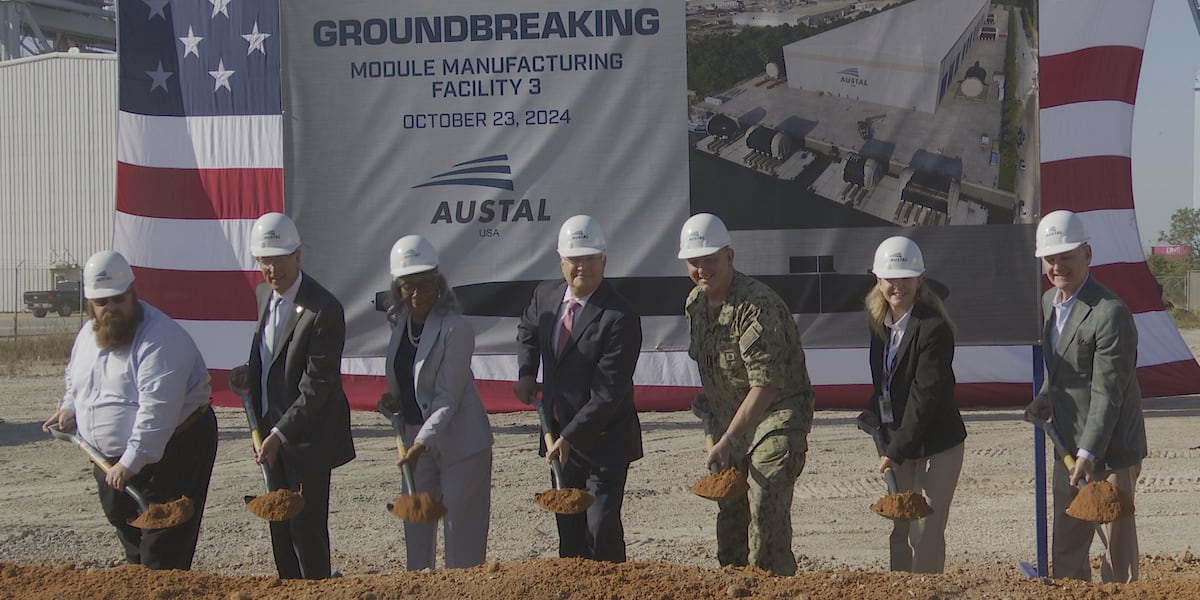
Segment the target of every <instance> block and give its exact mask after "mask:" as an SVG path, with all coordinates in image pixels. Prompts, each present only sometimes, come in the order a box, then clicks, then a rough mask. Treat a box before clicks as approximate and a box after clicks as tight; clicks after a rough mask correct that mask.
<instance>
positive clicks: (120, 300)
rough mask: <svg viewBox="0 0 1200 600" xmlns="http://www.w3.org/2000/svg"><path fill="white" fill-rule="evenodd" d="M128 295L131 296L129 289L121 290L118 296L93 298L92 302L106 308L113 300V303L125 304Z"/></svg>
mask: <svg viewBox="0 0 1200 600" xmlns="http://www.w3.org/2000/svg"><path fill="white" fill-rule="evenodd" d="M128 297H129V290H125V291H124V292H121V293H120V294H117V295H116V296H109V297H107V298H92V304H95V305H96V306H99V307H100V308H104V307H105V306H108V303H109V302H112V303H113V304H124V303H125V299H126V298H128Z"/></svg>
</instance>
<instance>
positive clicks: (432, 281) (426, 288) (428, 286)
mask: <svg viewBox="0 0 1200 600" xmlns="http://www.w3.org/2000/svg"><path fill="white" fill-rule="evenodd" d="M437 285H438V281H437V278H435V277H430V278H427V279H421V280H417V281H401V280H399V279H397V280H396V287H398V288H400V291H401V292H404V293H405V294H414V293H416V292H421V293H422V294H432V293H433V292H434V291H435V290H437Z"/></svg>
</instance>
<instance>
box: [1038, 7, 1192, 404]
mask: <svg viewBox="0 0 1200 600" xmlns="http://www.w3.org/2000/svg"><path fill="white" fill-rule="evenodd" d="M1153 7H1154V2H1153V0H1111V1H1108V2H1096V1H1095V0H1043V1H1042V2H1041V3H1040V11H1041V14H1040V17H1041V36H1040V42H1041V56H1040V65H1039V71H1040V85H1041V89H1040V106H1039V109H1040V110H1039V118H1040V120H1041V127H1040V134H1041V152H1042V157H1041V163H1042V164H1041V167H1042V213H1043V214H1045V213H1049V212H1050V211H1053V210H1058V209H1068V210H1073V211H1075V212H1077V213H1080V215H1081V216H1082V218H1083V220H1084V223H1085V224H1086V225H1087V229H1088V233H1089V234H1090V235H1091V239H1092V241H1091V245H1092V249H1093V253H1094V254H1093V258H1092V276H1093V277H1095V278H1096V279H1098V280H1099V281H1100V282H1101V283H1103V284H1104V285H1105V286H1107V287H1108V288H1109V289H1111V290H1113V291H1114V292H1116V293H1117V294H1119V295H1120V296H1121V298H1122V299H1124V300H1125V303H1126V304H1128V305H1129V308H1130V310H1132V311H1133V315H1134V321H1135V322H1136V323H1137V328H1138V359H1137V365H1138V382H1139V383H1140V384H1141V387H1142V393H1143V395H1145V396H1170V395H1176V394H1189V393H1194V392H1196V391H1198V389H1197V386H1198V385H1200V366H1198V365H1197V364H1196V361H1195V359H1194V358H1193V357H1192V352H1191V350H1189V349H1188V347H1187V344H1185V343H1184V341H1183V338H1182V337H1181V336H1180V335H1179V331H1178V330H1177V329H1176V328H1175V324H1174V322H1173V321H1172V320H1171V317H1170V315H1168V314H1167V312H1166V310H1165V308H1164V307H1163V302H1162V296H1161V294H1160V292H1159V288H1158V286H1157V284H1156V282H1155V280H1154V277H1153V276H1152V275H1151V274H1150V270H1149V269H1148V268H1147V266H1146V258H1145V255H1144V254H1143V252H1142V246H1141V241H1140V237H1139V236H1138V228H1137V219H1136V217H1135V215H1134V211H1133V207H1134V198H1133V175H1132V164H1131V162H1130V154H1131V149H1132V138H1133V109H1134V101H1135V99H1136V98H1137V88H1138V75H1139V73H1140V72H1141V68H1142V51H1143V50H1144V48H1145V45H1146V32H1147V30H1148V29H1149V27H1150V12H1151V10H1152V9H1153ZM1150 200H1151V199H1148V198H1146V199H1143V201H1145V202H1149V201H1150ZM1043 285H1046V284H1043Z"/></svg>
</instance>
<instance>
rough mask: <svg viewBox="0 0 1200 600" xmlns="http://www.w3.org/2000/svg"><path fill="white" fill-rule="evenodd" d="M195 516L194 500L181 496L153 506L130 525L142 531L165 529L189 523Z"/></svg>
mask: <svg viewBox="0 0 1200 600" xmlns="http://www.w3.org/2000/svg"><path fill="white" fill-rule="evenodd" d="M194 514H196V506H195V505H194V504H192V499H191V498H188V497H187V496H181V497H179V498H176V499H175V500H172V501H170V502H166V503H163V504H151V505H150V507H149V508H148V509H146V512H144V513H142V514H140V515H138V518H136V519H134V520H132V521H130V522H129V524H130V525H133V526H134V527H140V528H142V529H165V528H167V527H175V526H176V525H182V524H183V523H187V522H188V520H189V519H191V518H192V515H194Z"/></svg>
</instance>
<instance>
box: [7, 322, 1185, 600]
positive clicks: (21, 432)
mask: <svg viewBox="0 0 1200 600" xmlns="http://www.w3.org/2000/svg"><path fill="white" fill-rule="evenodd" d="M1185 339H1187V341H1188V343H1189V345H1190V346H1191V347H1192V348H1193V351H1196V350H1197V349H1198V348H1200V332H1196V331H1188V332H1185ZM61 373H62V365H61V364H50V363H37V364H32V365H23V366H21V368H18V369H9V374H8V375H7V376H3V377H2V378H0V382H2V383H0V385H2V387H0V390H2V391H0V419H3V421H2V422H0V448H3V449H2V450H0V478H2V479H3V480H4V481H6V482H7V485H5V486H4V487H3V488H2V489H0V563H20V564H24V565H61V564H74V565H78V566H79V567H81V568H87V567H116V566H119V565H121V564H122V563H123V561H122V560H121V558H120V557H121V550H120V548H119V545H118V543H117V541H116V538H115V536H114V535H113V532H112V531H111V529H110V526H109V525H108V524H107V522H106V521H105V520H104V517H103V515H102V513H101V511H100V506H99V502H98V500H97V499H96V496H95V483H94V482H93V480H92V478H91V476H90V473H89V465H88V462H87V459H86V458H85V457H84V455H83V454H82V453H81V452H80V451H79V450H78V449H76V448H75V447H74V446H72V445H70V444H67V443H63V442H58V441H54V440H51V439H50V438H49V436H46V435H45V434H43V433H42V432H41V430H40V423H41V421H42V420H43V419H44V418H45V417H46V416H47V415H48V414H49V413H50V412H51V411H52V410H53V407H54V406H55V404H56V402H57V398H58V397H59V395H60V394H61V389H62V380H61ZM217 415H218V421H219V427H220V447H219V453H218V457H217V464H216V467H215V471H214V474H213V481H212V486H211V489H210V493H209V503H208V507H207V509H206V511H205V515H204V527H203V531H202V533H201V538H200V546H199V548H198V550H197V556H196V562H195V566H194V569H195V570H196V571H199V572H203V573H208V574H211V575H221V576H236V577H246V576H260V577H268V578H269V577H270V576H271V575H273V572H274V569H273V563H272V560H271V557H270V552H271V551H270V545H269V539H268V535H267V528H266V525H265V523H263V522H262V521H260V520H258V519H256V518H255V517H253V516H252V515H250V514H249V513H248V512H246V510H245V508H244V507H243V503H242V497H243V495H245V494H256V493H261V491H262V480H261V478H260V471H259V470H258V469H257V468H256V467H255V466H254V464H253V463H252V462H251V460H250V458H249V457H250V441H249V436H248V435H247V434H246V427H245V419H244V417H243V415H242V414H241V412H240V411H237V410H233V409H218V411H217ZM854 416H855V415H854V413H851V412H845V411H819V412H818V413H817V416H816V421H815V424H814V428H813V432H812V434H811V436H810V438H809V444H810V447H811V451H810V455H809V460H808V465H807V467H806V469H805V472H804V474H803V475H802V476H801V477H800V480H799V482H798V483H797V486H796V490H795V502H794V509H793V522H794V528H795V535H794V549H795V551H796V553H797V555H798V556H799V557H800V563H801V570H802V571H803V572H805V573H806V574H807V575H805V577H807V576H809V575H814V574H820V573H824V574H825V575H821V576H823V577H828V576H831V575H830V574H836V573H839V572H849V573H851V574H852V575H854V574H864V573H865V574H877V575H880V576H881V577H883V578H882V579H880V580H879V581H884V582H889V581H891V582H892V583H894V580H893V579H889V578H894V577H897V576H888V575H886V574H884V573H883V572H884V571H886V558H887V543H886V541H887V534H888V531H889V530H890V522H889V521H887V520H885V519H883V518H881V517H879V516H877V515H875V514H874V513H872V512H871V511H870V510H869V509H868V506H869V505H870V504H871V503H872V502H873V501H875V500H876V499H877V498H878V497H879V496H881V495H883V494H884V493H885V489H884V485H883V482H882V481H881V480H880V479H879V478H878V476H877V475H876V474H875V473H874V471H873V468H874V466H875V464H876V461H877V459H876V457H875V455H874V450H873V446H872V443H871V440H870V438H869V437H867V436H866V435H865V434H863V433H861V432H859V431H858V430H856V429H855V427H854ZM964 416H965V418H966V421H967V427H968V432H969V437H968V439H967V451H966V458H965V462H964V466H963V473H962V477H961V479H960V481H959V486H958V491H957V493H956V496H955V501H954V506H953V512H952V514H951V516H950V524H949V527H948V530H947V538H948V539H947V543H948V553H949V564H950V566H949V567H948V571H949V572H952V573H959V574H960V575H962V576H964V577H967V578H968V579H970V578H983V579H980V581H981V582H982V581H992V582H996V581H999V580H1006V579H1009V578H1014V579H1015V578H1019V575H1018V574H1017V571H1016V568H1015V566H1016V564H1017V563H1018V562H1019V561H1033V560H1034V559H1035V556H1036V551H1035V541H1034V540H1035V527H1034V522H1035V511H1034V494H1033V488H1034V475H1033V451H1032V447H1033V444H1032V440H1033V437H1034V435H1035V434H1034V431H1033V429H1032V427H1031V426H1030V425H1028V424H1026V423H1024V422H1022V421H1021V420H1020V415H1019V410H1017V409H1012V410H966V411H964ZM1146 417H1147V419H1146V425H1147V429H1148V434H1149V439H1150V456H1149V458H1147V460H1146V461H1145V463H1144V467H1143V471H1142V478H1141V480H1140V481H1139V485H1138V490H1137V510H1138V529H1139V534H1140V535H1139V537H1140V543H1141V550H1142V552H1143V553H1144V555H1145V556H1147V558H1146V559H1145V560H1144V565H1146V566H1149V565H1151V564H1154V565H1159V566H1160V567H1161V568H1158V571H1156V572H1161V573H1162V574H1164V575H1163V577H1166V578H1168V579H1169V578H1171V577H1175V576H1173V575H1170V574H1171V573H1176V574H1177V575H1178V577H1183V578H1188V579H1192V578H1197V577H1200V568H1197V567H1196V564H1195V561H1194V560H1193V559H1192V558H1191V556H1190V553H1189V551H1190V550H1191V549H1192V545H1193V544H1195V543H1196V542H1195V540H1197V539H1200V518H1197V517H1198V513H1200V505H1198V504H1197V503H1196V502H1195V498H1196V497H1197V496H1196V495H1197V493H1198V492H1200V451H1198V450H1191V449H1190V448H1191V446H1194V445H1196V444H1198V443H1200V433H1197V430H1200V402H1197V397H1195V396H1188V397H1176V398H1162V399H1153V400H1147V401H1146ZM536 421H537V420H536V417H535V416H534V415H533V414H531V413H515V414H502V415H492V416H491V422H492V427H493V431H494V432H495V435H496V446H495V465H494V474H493V499H492V528H491V533H490V536H489V547H488V551H489V552H488V554H489V558H490V559H491V560H493V561H498V562H499V564H501V565H505V567H504V568H498V567H497V566H496V565H492V571H490V572H491V573H493V574H496V573H508V572H512V573H514V574H516V573H524V574H523V575H521V576H522V577H528V573H527V572H524V571H521V569H522V568H524V567H520V568H518V567H517V566H514V565H513V564H512V563H516V562H520V561H527V560H530V559H548V558H551V557H554V556H555V555H556V539H557V538H556V533H555V529H554V521H553V518H552V515H550V514H549V513H547V512H545V511H543V510H542V509H540V508H538V506H537V505H536V504H535V503H534V501H533V494H534V493H535V492H537V491H541V490H543V489H545V488H547V487H548V486H549V479H548V473H547V469H546V467H545V465H544V463H542V462H540V459H538V457H537V456H536V454H535V449H536V444H537V441H536V440H537V423H536ZM642 424H643V431H644V436H645V447H646V457H645V458H644V459H643V460H642V461H640V462H638V463H635V465H634V467H633V469H632V470H631V472H630V477H629V483H628V490H627V497H626V504H625V506H626V508H625V526H626V538H627V541H628V545H629V557H630V560H632V561H650V562H655V563H657V562H664V563H670V565H661V567H662V568H678V569H682V571H680V573H692V572H693V571H690V570H687V568H688V567H709V568H715V567H716V564H717V563H716V557H715V544H714V541H713V540H714V522H713V521H714V516H715V508H716V507H715V504H713V503H712V502H709V501H707V500H703V499H701V498H698V497H696V496H693V495H692V494H691V493H690V492H689V489H690V487H691V485H692V484H693V483H694V482H695V480H696V479H697V478H698V477H699V476H701V475H703V474H704V471H703V467H702V465H701V462H702V460H703V456H704V451H703V442H702V436H701V430H700V424H699V422H698V420H697V419H696V418H695V417H694V416H692V415H691V414H690V413H687V412H678V413H647V414H644V415H642ZM352 425H353V429H354V437H355V442H356V444H357V447H358V458H357V459H356V460H355V461H353V462H352V463H350V464H349V465H348V466H346V467H343V468H340V469H338V470H336V471H335V472H334V475H333V497H332V513H331V515H330V528H331V533H332V541H333V554H334V557H333V563H334V568H335V569H337V570H339V571H340V572H342V573H343V574H345V575H347V576H348V577H351V578H353V577H364V576H380V575H382V574H394V573H396V572H398V571H400V570H401V569H402V565H403V562H404V540H403V530H402V527H401V522H400V521H398V520H396V519H395V518H394V517H392V516H391V515H390V514H389V513H388V512H387V510H386V508H385V504H386V503H387V502H388V501H390V500H391V499H392V498H393V497H394V496H395V495H396V494H397V492H398V487H399V473H398V472H397V470H396V469H395V466H394V464H393V463H394V457H395V448H394V446H393V437H392V434H391V430H390V429H389V428H388V426H387V424H386V423H385V422H384V420H383V419H382V418H381V417H380V416H378V415H376V414H373V413H355V414H354V415H353V417H352ZM1098 551H1099V546H1098V544H1097V545H1096V546H1094V547H1093V553H1097V552H1098ZM1155 556H1158V557H1168V558H1167V559H1153V558H1150V557H1155ZM1168 559H1169V560H1168ZM1164 560H1167V561H1168V562H1169V564H1167V563H1164V562H1163V561H1164ZM1155 561H1158V562H1155ZM543 563H545V564H548V565H555V566H552V567H545V568H554V569H568V570H570V569H575V570H579V569H584V570H586V568H585V567H587V566H586V565H584V566H580V565H575V564H574V563H569V562H568V563H563V562H562V561H544V560H536V561H534V562H532V563H523V562H522V563H521V564H522V565H524V564H534V565H539V564H543ZM1164 564H1165V565H1166V566H1162V565H1164ZM671 565H673V566H671ZM31 569H32V567H31ZM535 570H536V569H535ZM846 570H851V571H846ZM51 571H53V570H51ZM67 571H70V572H71V573H85V571H82V570H75V569H67ZM137 571H139V570H137V569H134V570H130V569H119V570H113V571H111V573H112V576H113V577H118V578H126V577H133V575H131V573H136V572H137ZM476 571H478V570H476ZM38 572H39V571H37V570H36V569H33V570H25V568H24V567H21V568H18V567H17V566H16V565H7V566H5V567H3V576H4V577H5V578H6V579H4V580H2V581H0V583H4V582H7V583H6V584H5V585H2V586H0V588H7V587H8V584H13V585H17V584H19V583H20V582H23V581H25V579H22V577H26V576H30V577H33V576H34V574H36V573H38ZM58 572H59V573H60V575H61V572H62V570H61V569H60V570H59V571H58ZM481 572H482V571H481ZM705 572H708V571H703V570H702V571H700V573H705ZM723 573H726V574H729V573H732V572H723ZM643 575H645V577H646V578H647V580H648V581H649V580H655V581H657V579H656V577H658V575H653V576H651V575H649V574H647V573H643ZM735 575H736V573H735ZM74 576H75V575H72V577H74ZM625 576H629V574H628V573H626V575H625ZM730 576H731V577H732V576H733V575H730ZM737 576H742V575H737ZM744 576H745V577H750V578H751V579H754V580H755V581H757V580H758V579H757V578H758V575H754V574H753V573H749V574H745V575H744ZM855 576H857V575H855ZM447 577H450V576H446V577H442V578H441V579H439V581H451V580H452V579H453V578H452V577H451V578H450V579H447ZM455 577H457V576H455ZM497 577H499V575H497ZM679 577H683V578H684V579H687V577H690V576H687V577H685V576H684V575H682V574H680V575H679ZM698 577H699V575H698ZM702 578H703V577H702ZM735 579H736V578H735ZM234 581H243V580H242V579H235V580H234ZM244 581H249V582H254V581H258V580H254V579H245V580H244ZM268 581H269V580H268ZM364 581H365V580H364ZM429 581H432V580H428V581H426V584H425V585H429ZM453 581H456V582H457V583H456V584H455V585H466V583H464V581H462V580H459V579H453ZM681 581H682V580H681ZM714 581H715V580H714ZM721 581H722V582H723V581H724V580H721ZM797 581H799V580H797ZM871 581H875V580H871ZM903 581H908V580H903ZM735 583H736V581H735ZM247 585H249V584H247ZM364 585H365V584H364ZM713 585H725V584H724V583H713ZM730 585H733V584H730ZM864 585H866V584H864ZM871 585H874V584H871ZM881 585H882V584H881ZM887 585H891V583H887ZM954 585H960V586H961V585H965V584H963V582H961V581H960V582H957V583H955V584H954ZM601 587H603V586H601ZM835 587H836V588H837V589H841V588H840V587H837V586H835ZM868 587H869V586H868ZM970 587H971V586H970V585H966V588H970ZM977 587H979V589H980V590H982V589H984V588H985V587H986V586H983V584H982V583H981V584H980V586H977ZM285 588H286V586H285ZM14 589H15V588H14ZM86 589H91V588H86ZM214 589H217V588H214ZM219 589H220V590H222V592H221V593H222V594H224V593H226V592H227V590H226V588H219ZM232 589H235V590H236V589H237V588H236V586H235V587H234V588H232ZM287 589H291V588H287ZM462 589H464V590H465V589H467V588H462ZM598 589H599V588H598ZM664 589H665V588H664ZM764 589H765V588H764ZM804 589H806V590H807V589H808V588H804ZM872 589H873V588H872ZM921 589H924V588H921ZM1034 589H1040V588H1034ZM1097 589H1099V586H1097ZM613 590H614V591H613V595H614V596H616V597H636V595H624V593H622V594H618V593H617V591H618V590H617V589H616V588H613ZM342 591H343V592H345V591H346V590H342ZM360 591H361V590H360ZM527 591H528V590H527ZM601 591H602V590H601ZM1016 591H1019V590H1016ZM843 592H844V590H843ZM372 593H374V592H372ZM597 593H599V592H597ZM664 593H667V597H671V595H670V593H668V592H664ZM807 593H812V592H811V591H809V592H807ZM933 593H935V595H936V590H933ZM1022 593H1024V592H1022ZM756 595H757V594H756ZM535 596H536V597H545V596H541V595H536V594H535ZM4 597H25V595H23V594H22V595H19V596H18V595H12V593H7V594H6V592H4V591H2V590H0V598H4ZM67 597H70V595H68V596H67ZM222 597H224V596H222ZM247 597H260V595H259V594H257V593H256V594H254V595H253V596H247ZM263 597H265V596H263ZM313 597H342V595H341V592H338V593H334V592H333V590H332V589H330V590H328V595H325V596H322V595H321V594H318V595H316V596H313ZM376 597H380V598H382V597H389V596H379V595H376ZM397 597H399V596H397ZM427 597H440V596H436V595H427ZM504 597H514V598H515V597H518V596H516V595H513V596H497V598H504ZM552 597H557V596H552ZM581 597H591V596H588V595H587V594H585V595H584V596H581ZM596 597H606V596H596ZM674 597H691V596H688V595H683V596H679V595H677V596H674ZM697 597H699V596H697ZM812 597H824V596H822V595H820V594H815V593H814V594H813V596H812ZM845 597H864V598H865V597H876V596H871V595H864V596H853V595H852V596H845ZM878 597H886V596H878ZM925 597H929V596H928V595H927V596H925ZM1016 597H1021V596H1020V594H1018V595H1017V596H1016ZM1076 597H1085V596H1076ZM1193 597H1195V596H1193Z"/></svg>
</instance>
